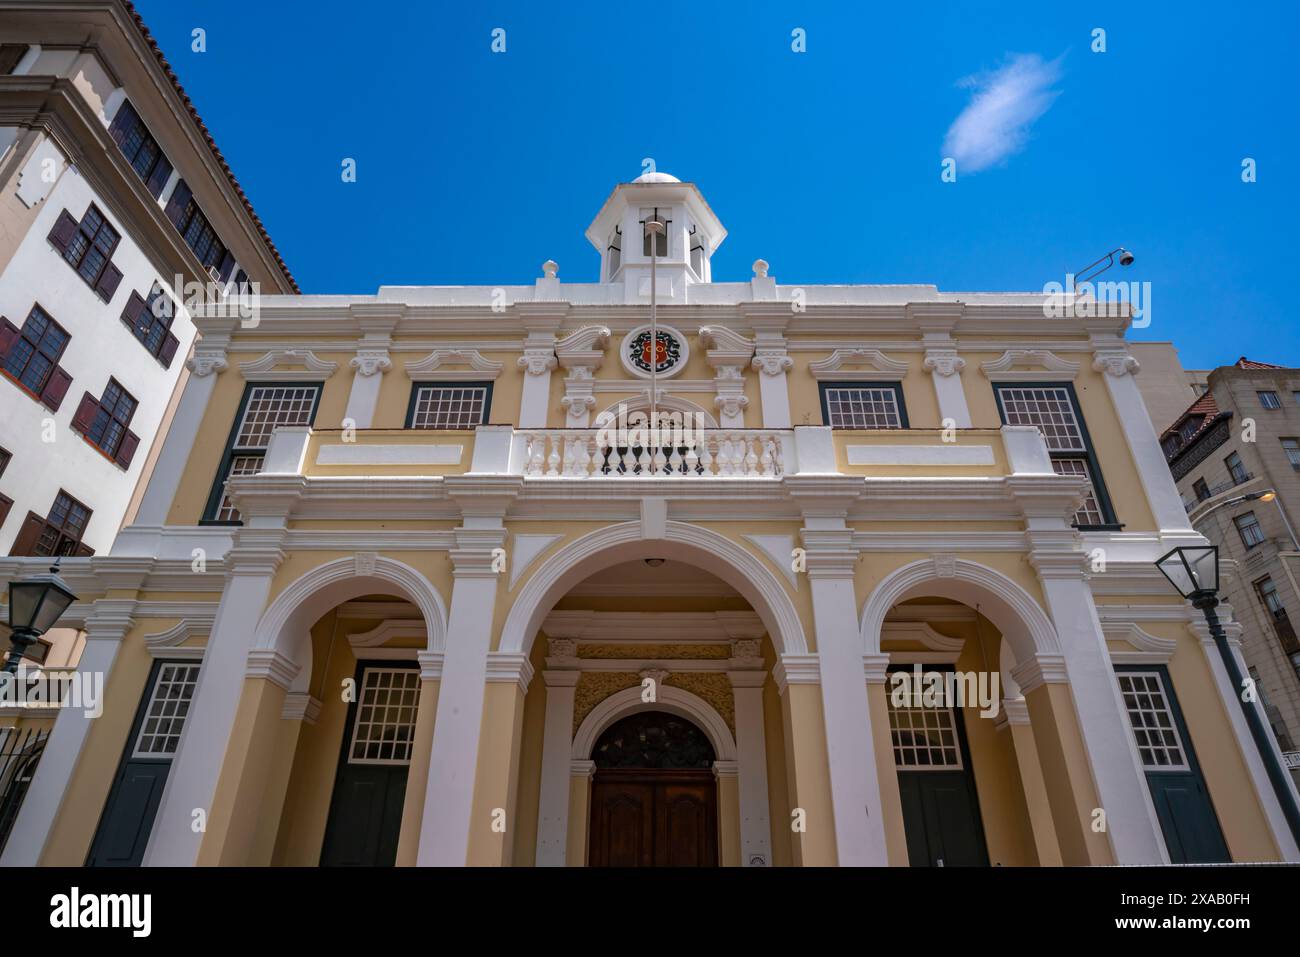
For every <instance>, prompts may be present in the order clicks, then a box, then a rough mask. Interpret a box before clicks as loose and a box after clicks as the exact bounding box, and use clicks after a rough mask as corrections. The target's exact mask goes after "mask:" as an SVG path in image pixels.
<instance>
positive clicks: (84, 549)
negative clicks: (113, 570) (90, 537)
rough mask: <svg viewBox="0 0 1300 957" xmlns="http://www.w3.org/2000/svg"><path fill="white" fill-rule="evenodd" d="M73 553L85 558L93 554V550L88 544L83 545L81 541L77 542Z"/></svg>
mask: <svg viewBox="0 0 1300 957" xmlns="http://www.w3.org/2000/svg"><path fill="white" fill-rule="evenodd" d="M73 554H74V555H76V556H77V557H78V558H85V557H86V556H87V555H93V554H95V550H94V549H93V548H91V547H90V546H89V545H83V544H81V542H77V550H76V551H75V552H73Z"/></svg>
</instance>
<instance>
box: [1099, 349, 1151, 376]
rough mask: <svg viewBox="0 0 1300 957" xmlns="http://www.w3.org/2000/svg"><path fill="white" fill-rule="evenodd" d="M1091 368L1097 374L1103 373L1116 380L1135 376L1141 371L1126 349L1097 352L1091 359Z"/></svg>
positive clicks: (1138, 363) (1138, 364) (1140, 366)
mask: <svg viewBox="0 0 1300 957" xmlns="http://www.w3.org/2000/svg"><path fill="white" fill-rule="evenodd" d="M1092 367H1093V369H1095V370H1096V371H1097V372H1104V373H1106V375H1109V376H1114V377H1115V378H1117V379H1118V378H1120V377H1121V376H1126V375H1136V374H1137V373H1139V372H1141V371H1142V364H1141V363H1140V362H1138V361H1137V359H1135V358H1133V356H1131V355H1130V354H1129V352H1128V350H1127V349H1106V350H1102V351H1099V352H1097V354H1096V355H1095V356H1094V357H1093V360H1092Z"/></svg>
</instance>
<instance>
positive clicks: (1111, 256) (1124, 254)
mask: <svg viewBox="0 0 1300 957" xmlns="http://www.w3.org/2000/svg"><path fill="white" fill-rule="evenodd" d="M1116 256H1119V264H1120V265H1121V266H1131V265H1133V254H1132V253H1131V252H1129V251H1128V250H1127V249H1125V248H1124V247H1123V246H1116V247H1115V248H1114V249H1112V250H1111V251H1110V252H1108V253H1107V254H1106V255H1104V256H1102V257H1101V258H1100V259H1098V260H1097V261H1096V262H1091V263H1088V265H1086V266H1084V267H1083V268H1082V269H1080V270H1079V271H1078V273H1076V274H1075V277H1074V281H1075V284H1076V285H1077V284H1078V283H1081V282H1088V281H1089V280H1090V279H1095V278H1097V277H1098V276H1100V275H1101V274H1102V273H1104V272H1105V271H1106V270H1107V269H1109V268H1110V267H1111V266H1113V265H1115V257H1116ZM1102 263H1105V265H1104V266H1103V265H1102ZM1097 267H1100V268H1097ZM1089 270H1092V271H1091V272H1089Z"/></svg>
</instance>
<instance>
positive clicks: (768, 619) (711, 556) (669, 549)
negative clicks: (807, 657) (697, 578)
mask: <svg viewBox="0 0 1300 957" xmlns="http://www.w3.org/2000/svg"><path fill="white" fill-rule="evenodd" d="M638 558H672V559H675V560H678V561H682V562H686V563H688V564H691V565H694V566H696V567H698V568H703V569H704V570H705V571H708V572H712V573H713V574H715V575H717V576H718V577H719V578H721V579H722V580H723V581H725V582H726V583H727V584H729V585H731V586H732V587H733V588H735V589H736V590H737V591H738V592H740V594H741V595H742V596H744V598H745V599H746V600H747V601H748V602H749V603H750V604H751V605H752V606H753V608H754V611H756V612H757V613H758V616H759V618H761V619H762V621H763V626H764V627H765V628H766V629H767V633H768V636H769V637H770V638H771V639H772V643H773V645H774V646H775V649H776V652H777V654H778V655H779V654H807V652H808V642H807V639H806V638H805V636H804V630H803V623H802V622H801V621H800V619H799V612H798V611H797V610H796V609H795V607H794V602H793V601H791V599H790V595H789V593H788V592H787V591H786V590H785V586H784V585H783V584H782V583H781V582H780V581H779V580H778V579H777V577H776V576H775V575H774V574H772V572H771V571H770V570H769V569H768V567H767V566H766V565H765V564H764V563H763V562H762V560H761V559H759V558H758V557H757V556H756V555H754V554H753V553H752V552H750V551H748V550H747V549H746V548H744V547H743V546H741V545H738V544H737V543H736V542H733V541H732V540H731V539H729V538H727V537H726V536H724V535H720V534H718V533H717V532H714V531H711V530H709V529H706V528H701V527H700V526H698V525H690V524H687V523H684V522H668V523H667V528H666V530H665V532H664V537H663V538H659V539H644V538H642V537H641V523H640V522H624V523H622V524H620V525H610V526H607V527H605V528H602V529H598V530H597V531H594V532H590V533H588V534H587V535H583V536H582V537H581V538H578V539H576V540H574V541H572V542H570V543H569V544H567V545H565V546H564V547H563V548H561V549H560V550H559V551H557V552H556V553H555V554H554V555H551V556H550V557H548V558H547V559H546V561H545V562H544V563H543V564H542V566H541V567H540V568H538V570H537V571H536V572H534V574H533V576H532V577H531V578H529V579H528V581H527V582H526V583H525V584H524V586H523V588H521V589H520V590H519V594H518V595H517V596H516V597H515V600H514V602H513V603H512V605H511V607H510V613H509V615H508V616H507V617H506V621H505V626H504V627H503V629H502V632H501V645H500V650H501V651H502V652H515V653H523V654H527V653H528V652H529V651H530V650H531V649H532V644H533V640H534V639H535V638H536V636H537V632H538V630H539V629H540V628H541V626H542V621H543V619H545V617H546V615H547V614H548V613H549V612H550V610H551V609H552V608H554V607H555V603H556V602H558V601H559V600H560V599H561V598H563V597H564V595H565V594H567V593H568V591H569V590H570V589H571V588H573V586H574V585H576V584H578V582H580V581H582V580H583V579H584V578H586V577H587V576H588V575H590V574H592V573H593V572H595V571H598V570H600V569H602V568H605V567H607V566H609V565H612V564H618V563H620V562H627V561H633V560H635V559H638Z"/></svg>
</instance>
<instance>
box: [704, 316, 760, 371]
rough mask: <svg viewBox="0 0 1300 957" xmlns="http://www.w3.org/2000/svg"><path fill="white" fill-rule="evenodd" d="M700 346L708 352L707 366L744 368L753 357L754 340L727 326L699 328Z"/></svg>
mask: <svg viewBox="0 0 1300 957" xmlns="http://www.w3.org/2000/svg"><path fill="white" fill-rule="evenodd" d="M700 344H701V345H702V346H704V348H705V349H707V350H708V354H707V361H708V363H709V365H711V366H713V367H714V368H717V367H719V366H744V365H748V364H749V360H750V359H751V358H753V355H754V340H753V339H749V338H746V337H745V336H742V335H741V334H740V333H739V332H736V331H735V330H734V329H731V328H730V327H728V326H701V327H700Z"/></svg>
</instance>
